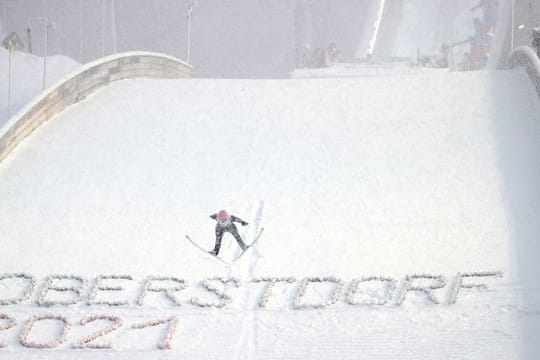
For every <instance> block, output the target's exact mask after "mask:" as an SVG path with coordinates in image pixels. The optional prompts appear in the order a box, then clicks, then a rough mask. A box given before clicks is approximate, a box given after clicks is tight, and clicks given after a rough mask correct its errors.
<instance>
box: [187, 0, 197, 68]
mask: <svg viewBox="0 0 540 360" xmlns="http://www.w3.org/2000/svg"><path fill="white" fill-rule="evenodd" d="M198 3H199V0H191V1H190V2H188V4H187V5H188V7H187V11H186V15H187V41H186V43H187V45H186V46H187V50H186V58H187V59H186V61H187V62H188V64H190V63H191V15H192V14H193V8H195V6H197V4H198Z"/></svg>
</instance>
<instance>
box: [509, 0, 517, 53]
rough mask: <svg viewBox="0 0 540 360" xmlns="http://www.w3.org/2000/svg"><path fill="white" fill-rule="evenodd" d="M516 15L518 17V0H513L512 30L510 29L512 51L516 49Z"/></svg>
mask: <svg viewBox="0 0 540 360" xmlns="http://www.w3.org/2000/svg"><path fill="white" fill-rule="evenodd" d="M515 17H516V0H512V14H511V18H512V20H511V21H512V30H511V31H510V51H514V27H515V26H516V24H515Z"/></svg>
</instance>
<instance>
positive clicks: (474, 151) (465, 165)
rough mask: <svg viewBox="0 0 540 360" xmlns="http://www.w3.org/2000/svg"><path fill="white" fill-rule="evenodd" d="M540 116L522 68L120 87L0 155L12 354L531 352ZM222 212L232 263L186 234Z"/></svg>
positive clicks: (460, 355)
mask: <svg viewBox="0 0 540 360" xmlns="http://www.w3.org/2000/svg"><path fill="white" fill-rule="evenodd" d="M539 113H540V103H539V101H538V99H537V98H536V96H535V94H534V91H533V90H532V87H531V85H530V84H529V82H528V79H527V77H526V76H525V75H524V74H523V73H522V72H520V71H504V72H503V71H500V72H495V73H489V72H475V73H472V72H471V73H438V72H434V73H426V74H415V75H395V76H385V77H370V78H364V79H305V80H264V81H262V80H203V79H198V80H161V81H156V80H137V81H123V82H119V83H116V84H114V85H111V86H109V87H107V88H105V89H103V90H100V91H98V92H97V93H95V94H94V95H93V96H90V97H89V98H87V99H86V100H84V101H83V102H81V103H80V104H78V105H75V106H73V107H71V108H69V109H68V110H66V111H65V112H63V113H62V114H60V115H59V116H58V117H56V118H54V119H51V120H50V121H49V122H48V123H46V124H45V125H43V126H42V127H41V128H39V129H38V130H37V131H35V132H34V133H33V134H32V135H31V136H30V137H29V138H28V139H26V140H25V141H24V142H23V143H22V144H21V145H20V146H19V147H18V148H17V149H15V151H14V152H13V153H12V154H11V155H10V156H8V157H7V158H6V159H5V160H4V161H3V162H2V163H1V164H0V214H2V216H0V243H1V244H2V252H1V256H2V265H1V270H0V273H1V272H4V273H6V274H7V275H5V276H4V278H3V280H0V301H1V300H4V303H7V302H9V301H6V299H12V300H13V301H11V302H13V303H14V304H2V305H0V313H3V314H5V315H6V316H5V317H4V318H2V317H0V326H3V325H5V326H4V327H7V325H10V320H15V321H16V322H17V324H16V325H14V326H12V327H10V328H9V329H7V330H5V331H0V340H1V341H4V342H5V343H6V345H7V346H6V347H5V348H3V349H0V358H6V359H29V358H34V357H37V358H44V359H67V358H77V359H91V358H95V357H96V356H108V357H109V358H115V359H128V358H129V359H148V358H159V359H177V358H199V359H203V358H204V359H218V358H220V359H222V358H234V359H279V358H283V359H285V358H287V359H306V358H311V359H363V358H365V359H395V358H402V359H495V358H497V359H535V358H537V357H538V356H540V345H539V344H538V343H537V342H536V341H534V340H535V336H536V334H537V333H538V331H539V330H540V315H539V314H540V283H539V281H538V273H539V265H538V264H537V259H538V255H539V253H540V252H539V249H540V244H539V242H538V239H537V234H538V232H539V230H540V225H539V224H538V222H537V221H536V219H537V218H538V215H539V213H540V211H539V210H540V201H538V200H540V199H539V194H540V191H539V190H540V189H539V187H540V181H539V180H540V167H539V164H540V163H539V160H540V152H539V150H540V149H539V147H540V142H539V141H538V139H539V136H538V135H539V126H540V125H539V123H538V121H537V120H538V114H539ZM221 208H226V209H228V210H230V211H231V212H232V213H233V214H235V215H237V216H240V217H242V218H244V219H245V220H246V221H248V222H250V225H249V226H247V227H246V228H241V230H242V231H243V234H244V236H245V237H246V239H248V241H249V239H251V238H252V236H253V234H254V233H255V232H256V231H257V230H258V229H260V228H261V227H264V229H265V230H264V233H263V235H262V237H261V239H260V241H259V243H258V245H257V246H256V247H255V248H253V249H251V250H250V252H249V253H247V254H246V255H245V256H244V257H243V258H242V259H241V260H240V261H239V262H237V263H236V264H234V265H232V266H230V267H229V266H226V265H225V264H223V263H221V262H218V261H216V260H215V259H213V258H212V257H210V256H209V255H207V254H204V253H203V252H201V251H200V250H198V249H197V248H195V247H193V246H192V245H190V243H189V242H188V241H186V240H185V238H184V235H185V234H186V233H188V234H190V235H191V236H192V238H194V240H196V241H198V242H199V243H200V244H201V246H203V247H205V248H208V249H211V248H212V247H213V236H214V235H213V232H214V230H213V226H214V222H213V221H212V220H211V219H209V218H208V215H210V214H211V213H214V212H216V211H217V210H219V209H221ZM237 252H238V249H237V245H236V244H235V242H234V240H233V239H232V237H230V236H229V235H226V237H225V239H224V247H223V250H222V254H221V255H222V256H223V258H225V259H228V260H229V259H231V258H232V257H233V256H234V255H235V254H236V253H237ZM20 273H25V274H26V275H24V276H23V275H22V274H20ZM55 274H56V275H57V274H60V275H61V276H57V277H54V276H52V277H50V276H51V275H55ZM62 274H63V275H62ZM160 276H161V277H160ZM32 277H33V278H32ZM47 277H49V278H47ZM46 278H47V279H46ZM32 280H35V281H36V284H35V286H32V285H31V284H32ZM83 280H85V281H83ZM268 283H271V284H274V287H273V288H272V287H267V284H268ZM481 284H485V285H486V287H483V286H480V285H481ZM167 289H168V290H167ZM265 289H266V290H265ZM25 290H26V293H25ZM38 303H40V305H38ZM54 303H56V305H54ZM62 303H65V304H62ZM69 303H74V304H73V305H67V304H69ZM47 305H53V306H47ZM112 305H114V306H112ZM178 305H180V306H178ZM222 305H223V307H221V306H222ZM36 314H51V315H53V316H63V317H62V318H57V319H56V320H54V319H48V318H46V319H42V320H40V319H39V318H38V319H35V320H36V322H34V323H31V322H30V323H29V322H28V321H29V319H30V317H31V316H32V315H36ZM96 314H97V315H100V316H103V318H100V319H97V320H95V321H90V320H94V319H87V318H86V317H87V316H89V315H96ZM105 315H106V316H108V317H109V318H108V320H107V318H105ZM111 316H116V317H117V318H113V317H111ZM81 320H83V321H82V323H81ZM153 320H163V322H159V321H158V322H154V323H149V321H153ZM165 320H168V321H166V322H165ZM120 321H122V326H121V327H119V328H118V329H116V327H118V325H119V324H120ZM68 323H69V324H70V325H71V327H68V326H67V325H66V324H68ZM87 323H89V324H87ZM86 324H87V325H86ZM110 324H115V325H116V327H114V328H115V329H116V330H114V331H113V332H112V333H111V334H108V335H106V336H105V337H104V338H99V339H97V340H95V341H90V342H89V344H98V345H99V344H101V345H103V344H106V343H111V347H112V349H101V350H99V349H88V348H85V349H74V347H81V346H82V347H84V344H87V343H86V342H85V341H84V340H85V339H83V338H84V337H86V336H88V335H90V334H91V333H92V332H93V331H96V330H100V329H103V328H104V327H106V326H108V325H110ZM144 325H155V326H149V327H147V328H144V329H139V327H144ZM62 329H64V331H65V334H64V335H65V336H64V337H63V336H62V334H61V331H62ZM167 329H168V330H169V332H168V330H167ZM21 334H22V335H21ZM25 334H26V335H27V337H25V336H24V335H25ZM169 335H170V336H169ZM21 336H22V339H20V337H21ZM55 339H56V340H57V342H56V343H55V342H54V341H53V340H55ZM86 340H88V339H86ZM48 342H51V343H50V344H49V343H48ZM43 345H50V346H51V347H53V348H52V349H48V350H37V349H31V348H29V347H32V346H34V347H35V346H43ZM157 345H159V346H160V347H169V345H170V347H171V349H169V350H161V349H159V348H158V346H157Z"/></svg>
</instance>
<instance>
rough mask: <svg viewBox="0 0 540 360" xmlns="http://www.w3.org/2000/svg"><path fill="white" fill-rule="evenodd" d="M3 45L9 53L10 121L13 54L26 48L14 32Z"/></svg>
mask: <svg viewBox="0 0 540 360" xmlns="http://www.w3.org/2000/svg"><path fill="white" fill-rule="evenodd" d="M2 45H3V46H4V47H5V48H6V49H7V50H8V51H9V53H8V96H7V102H8V107H7V109H8V119H9V118H10V117H11V53H12V52H13V51H15V50H20V49H22V48H23V47H24V44H23V42H22V41H21V39H20V38H19V36H18V35H17V33H14V32H12V33H11V34H9V35H8V36H6V38H5V39H4V40H3V41H2Z"/></svg>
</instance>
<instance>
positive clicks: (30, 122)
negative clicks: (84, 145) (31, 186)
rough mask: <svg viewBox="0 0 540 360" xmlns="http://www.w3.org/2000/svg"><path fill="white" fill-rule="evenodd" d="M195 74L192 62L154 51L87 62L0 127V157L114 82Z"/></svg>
mask: <svg viewBox="0 0 540 360" xmlns="http://www.w3.org/2000/svg"><path fill="white" fill-rule="evenodd" d="M193 74H194V71H193V68H192V67H191V66H190V65H189V64H186V63H184V62H182V61H180V60H178V59H176V58H174V57H171V56H167V55H163V54H158V53H151V52H127V53H120V54H115V55H112V56H108V57H105V58H101V59H98V60H96V61H93V62H91V63H88V64H86V65H84V66H83V67H82V68H81V69H79V70H77V71H76V72H75V73H72V74H70V75H68V76H67V77H65V78H64V79H63V80H60V81H59V82H58V83H57V84H56V85H53V86H52V87H50V88H48V89H47V90H45V91H44V92H43V93H41V94H40V95H39V96H37V97H36V98H35V99H34V100H32V101H31V102H30V103H29V104H28V105H26V106H25V107H24V108H23V109H22V110H21V111H19V112H18V113H17V114H16V115H15V116H13V117H12V118H11V119H10V120H9V121H8V122H7V123H6V124H5V125H4V126H3V127H2V128H1V129H0V161H2V160H3V159H5V158H6V156H7V155H9V153H10V152H11V151H13V149H14V148H15V147H16V146H17V145H18V144H19V143H20V142H21V141H22V140H23V139H24V138H26V137H27V136H28V135H29V134H30V133H32V131H34V130H35V129H37V128H38V127H39V126H41V124H43V123H44V122H46V121H47V120H49V119H50V118H51V117H53V116H55V115H56V114H58V113H59V112H61V111H63V110H64V109H66V108H67V107H68V106H70V105H73V104H76V103H78V102H79V101H81V100H83V99H84V98H86V97H87V96H88V95H90V94H91V93H93V92H94V91H96V90H97V89H99V88H102V87H104V86H107V85H108V84H110V83H112V82H115V81H118V80H123V79H135V78H158V79H175V78H191V77H193Z"/></svg>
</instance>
